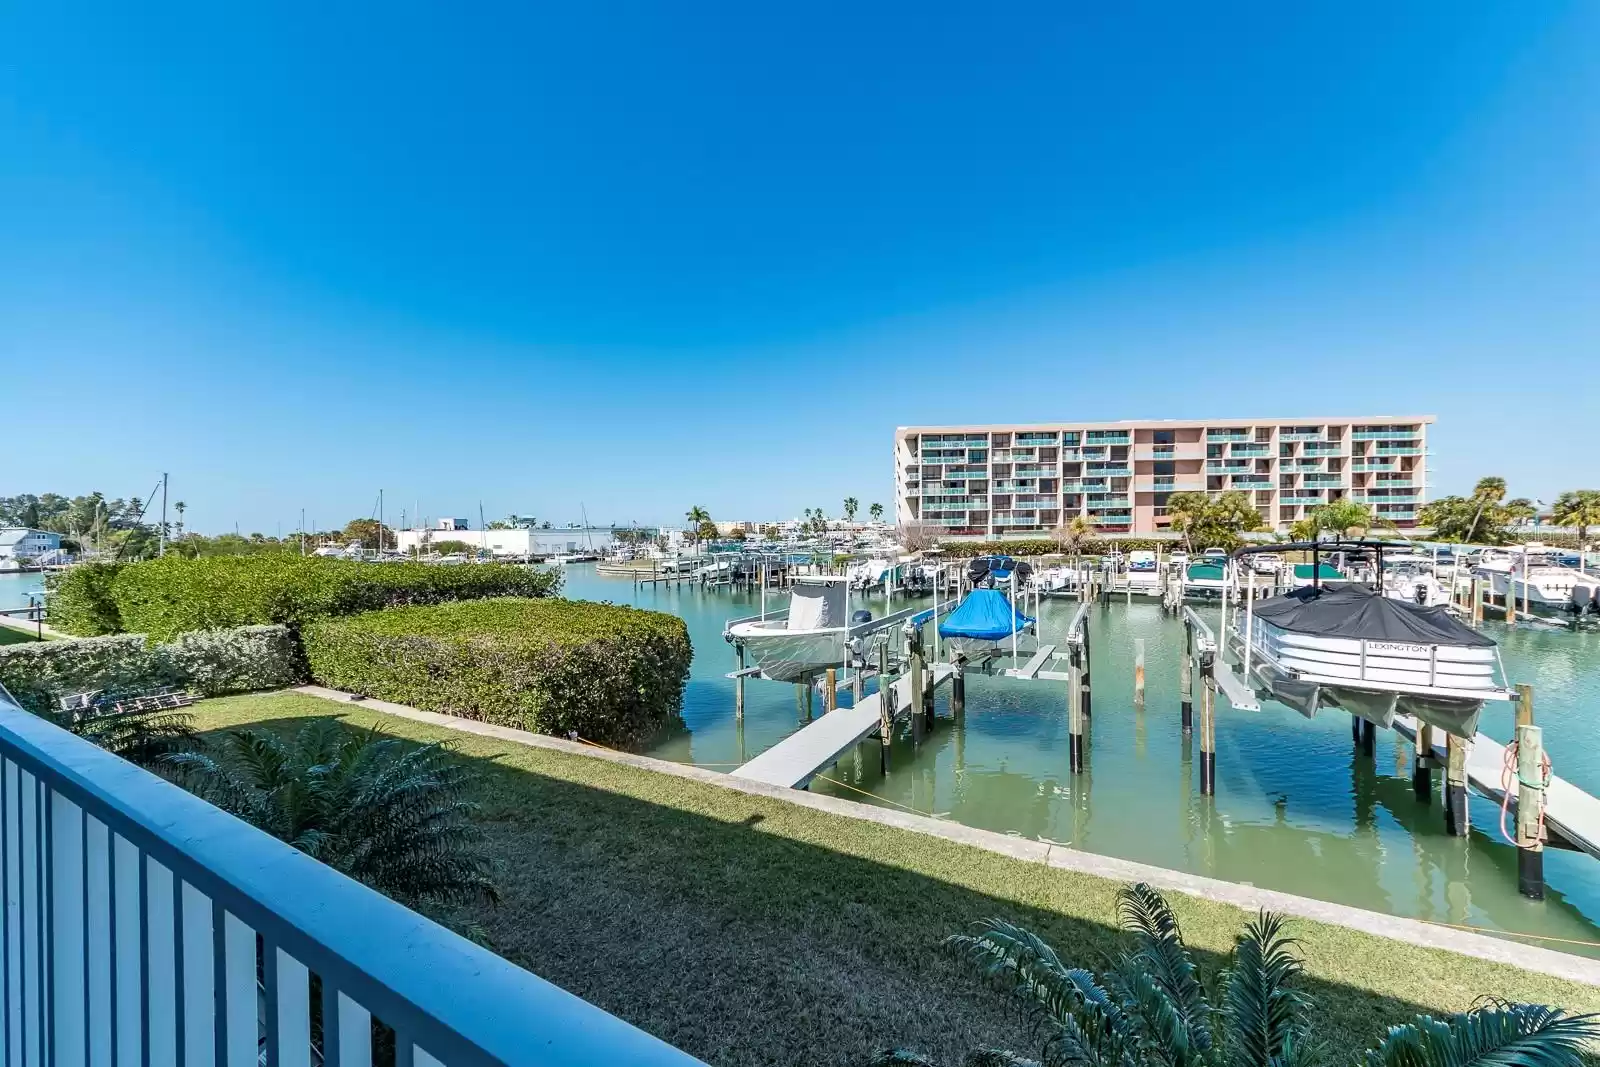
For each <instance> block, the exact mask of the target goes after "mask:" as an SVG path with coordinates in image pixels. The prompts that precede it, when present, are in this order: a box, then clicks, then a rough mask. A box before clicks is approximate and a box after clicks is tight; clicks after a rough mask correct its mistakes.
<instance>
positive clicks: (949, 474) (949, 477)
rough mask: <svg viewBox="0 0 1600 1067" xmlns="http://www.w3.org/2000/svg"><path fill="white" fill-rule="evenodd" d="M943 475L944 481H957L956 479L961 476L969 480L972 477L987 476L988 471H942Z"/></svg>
mask: <svg viewBox="0 0 1600 1067" xmlns="http://www.w3.org/2000/svg"><path fill="white" fill-rule="evenodd" d="M944 477H945V480H946V481H958V480H961V479H963V478H965V479H969V480H970V479H973V478H987V477H989V472H988V471H945V472H944Z"/></svg>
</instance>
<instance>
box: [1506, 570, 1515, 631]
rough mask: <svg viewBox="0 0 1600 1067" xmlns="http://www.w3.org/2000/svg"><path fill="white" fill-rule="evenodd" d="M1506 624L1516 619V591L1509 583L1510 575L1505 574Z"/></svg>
mask: <svg viewBox="0 0 1600 1067" xmlns="http://www.w3.org/2000/svg"><path fill="white" fill-rule="evenodd" d="M1505 602H1506V625H1508V626H1509V625H1510V624H1511V623H1514V622H1516V621H1517V591H1516V588H1515V587H1513V586H1512V584H1511V576H1510V575H1509V574H1508V575H1506V595H1505Z"/></svg>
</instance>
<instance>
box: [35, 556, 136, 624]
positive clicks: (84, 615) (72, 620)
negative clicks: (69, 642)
mask: <svg viewBox="0 0 1600 1067" xmlns="http://www.w3.org/2000/svg"><path fill="white" fill-rule="evenodd" d="M124 566H126V564H122V563H84V564H81V565H80V566H76V567H68V568H67V569H66V570H64V571H54V572H52V573H50V574H47V575H45V579H44V587H45V592H46V594H47V599H48V602H49V605H50V625H51V626H52V627H54V628H55V629H57V630H60V631H61V632H62V633H69V634H77V635H78V636H79V637H99V636H101V635H102V634H119V633H122V631H123V626H122V615H121V614H120V613H119V612H118V611H117V604H116V601H115V600H114V599H112V596H111V586H112V584H113V583H114V582H115V581H116V579H117V575H119V574H121V573H122V568H123V567H124Z"/></svg>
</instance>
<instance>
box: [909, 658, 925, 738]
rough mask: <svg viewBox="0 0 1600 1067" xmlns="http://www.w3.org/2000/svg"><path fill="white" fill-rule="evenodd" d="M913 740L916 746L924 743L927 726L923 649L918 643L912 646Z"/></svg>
mask: <svg viewBox="0 0 1600 1067" xmlns="http://www.w3.org/2000/svg"><path fill="white" fill-rule="evenodd" d="M910 708H911V740H912V742H913V743H915V744H919V745H920V744H921V743H922V731H923V728H924V726H925V722H924V719H923V712H922V648H921V647H920V645H918V644H917V643H913V644H912V646H911V704H910Z"/></svg>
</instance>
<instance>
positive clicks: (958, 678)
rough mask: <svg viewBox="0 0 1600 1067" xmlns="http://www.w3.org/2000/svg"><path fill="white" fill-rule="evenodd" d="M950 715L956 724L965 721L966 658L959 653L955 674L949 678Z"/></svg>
mask: <svg viewBox="0 0 1600 1067" xmlns="http://www.w3.org/2000/svg"><path fill="white" fill-rule="evenodd" d="M950 713H951V714H952V715H954V716H955V719H956V722H957V723H958V724H959V723H963V722H965V721H966V719H967V658H966V657H965V656H962V655H960V654H959V653H958V654H957V655H956V661H955V673H954V674H952V675H951V676H950Z"/></svg>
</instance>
